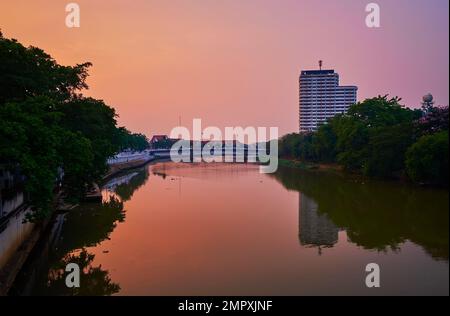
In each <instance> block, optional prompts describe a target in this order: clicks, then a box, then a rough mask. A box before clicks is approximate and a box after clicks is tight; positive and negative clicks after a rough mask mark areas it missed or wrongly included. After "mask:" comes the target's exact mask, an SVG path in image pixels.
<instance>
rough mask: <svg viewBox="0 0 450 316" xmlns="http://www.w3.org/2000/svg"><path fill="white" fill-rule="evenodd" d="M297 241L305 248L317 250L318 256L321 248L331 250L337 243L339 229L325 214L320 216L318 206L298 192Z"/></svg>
mask: <svg viewBox="0 0 450 316" xmlns="http://www.w3.org/2000/svg"><path fill="white" fill-rule="evenodd" d="M298 213H299V239H300V244H301V245H302V246H305V247H311V248H317V249H318V253H319V255H321V254H322V249H323V248H331V247H333V246H334V245H335V244H336V243H337V241H338V234H339V229H338V227H336V225H334V224H333V222H332V221H331V220H330V219H329V218H328V216H327V215H326V214H320V213H319V211H318V204H317V203H316V202H315V201H314V200H313V199H311V198H310V197H308V196H306V195H305V194H303V193H301V192H299V211H298Z"/></svg>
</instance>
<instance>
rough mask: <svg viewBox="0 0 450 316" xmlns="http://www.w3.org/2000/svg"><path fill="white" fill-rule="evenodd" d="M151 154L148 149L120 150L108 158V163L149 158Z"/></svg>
mask: <svg viewBox="0 0 450 316" xmlns="http://www.w3.org/2000/svg"><path fill="white" fill-rule="evenodd" d="M151 158H152V155H151V154H150V152H148V151H143V152H122V153H119V154H117V155H116V156H114V157H112V158H110V159H108V165H114V164H119V163H127V162H133V161H139V160H149V159H151Z"/></svg>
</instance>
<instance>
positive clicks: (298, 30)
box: [0, 0, 449, 136]
mask: <svg viewBox="0 0 450 316" xmlns="http://www.w3.org/2000/svg"><path fill="white" fill-rule="evenodd" d="M69 2H70V1H64V0H33V1H30V0H0V28H1V29H2V31H3V33H4V35H5V36H6V37H12V38H17V39H18V40H19V41H20V42H22V43H24V44H25V45H34V46H38V47H41V48H43V49H44V50H45V51H47V52H48V53H50V54H51V55H52V56H53V57H54V58H55V59H56V60H57V61H58V62H59V63H62V64H75V63H81V62H85V61H91V62H92V63H93V64H94V67H93V68H92V69H91V72H90V73H91V76H90V78H89V80H88V83H89V85H90V90H89V92H87V94H88V95H91V96H93V97H96V98H101V99H103V100H105V101H106V102H107V103H108V104H110V105H112V106H114V107H115V108H116V109H117V112H118V114H119V115H120V119H119V123H120V124H121V125H125V126H127V127H128V128H129V129H131V130H133V131H139V132H143V133H146V134H147V135H149V136H150V135H152V134H154V133H168V132H169V131H170V130H171V129H172V127H174V126H176V125H178V118H179V116H181V118H182V124H183V125H187V126H191V125H192V119H193V118H201V119H202V120H203V125H215V126H218V127H220V128H223V127H225V126H238V125H239V126H244V127H245V126H267V127H269V126H278V127H279V128H280V133H281V134H284V133H287V132H293V131H297V129H298V75H299V73H300V70H302V69H315V68H317V61H318V60H319V59H323V60H324V67H325V68H333V69H335V70H336V71H337V72H339V74H340V77H341V84H351V85H357V86H358V87H359V93H358V99H360V100H362V99H364V98H367V97H372V96H376V95H378V94H391V95H398V96H401V97H403V100H404V103H405V104H406V105H408V106H411V107H417V106H419V102H420V100H421V96H422V95H424V94H426V93H428V92H431V93H432V94H433V95H434V96H435V99H436V101H437V103H439V104H444V105H447V104H448V103H449V89H448V85H449V49H448V47H449V40H448V38H449V15H448V11H449V7H448V6H449V1H448V0H378V1H377V0H373V1H372V2H376V3H378V4H379V5H380V6H381V28H380V29H369V28H367V27H366V25H365V17H366V15H367V13H366V12H365V6H366V5H367V4H368V3H369V2H371V1H363V0H133V1H131V0H108V1H103V0H102V1H100V0H78V1H75V2H77V3H78V4H79V5H80V7H81V27H80V28H78V29H74V28H72V29H69V28H67V27H66V26H65V17H66V12H65V6H66V4H67V3H69Z"/></svg>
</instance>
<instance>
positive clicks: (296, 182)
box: [273, 168, 449, 261]
mask: <svg viewBox="0 0 450 316" xmlns="http://www.w3.org/2000/svg"><path fill="white" fill-rule="evenodd" d="M273 177H275V179H277V180H278V181H279V182H280V183H281V184H282V185H283V186H284V187H285V188H286V189H288V190H292V191H298V192H299V194H300V203H299V208H300V210H299V214H300V216H302V215H304V214H305V212H306V213H307V212H308V211H309V212H311V211H314V212H317V214H318V215H317V216H318V217H320V216H326V218H327V220H330V221H331V222H332V224H333V225H332V226H335V227H338V228H339V229H344V230H346V232H347V236H348V238H349V240H350V241H351V242H353V243H355V244H357V245H359V246H361V247H363V248H365V249H369V250H376V251H386V250H388V249H391V250H394V251H396V250H398V249H399V245H400V244H401V243H403V242H405V241H407V240H410V241H411V242H413V243H415V244H418V245H420V246H422V247H423V248H424V249H425V251H426V252H427V253H428V254H430V255H431V256H432V257H433V258H435V259H439V260H445V261H448V252H449V248H448V243H449V217H448V215H449V212H448V208H449V197H448V191H446V190H436V189H427V188H420V187H415V186H410V185H408V184H404V183H395V182H381V181H367V180H361V179H358V178H355V177H348V176H342V175H338V174H330V173H326V172H320V171H319V172H314V171H302V170H297V169H291V168H280V169H279V171H278V172H277V173H276V174H274V175H273ZM302 199H306V202H307V203H305V201H304V202H303V203H302V202H301V200H302ZM308 200H312V202H311V201H309V202H308ZM308 205H310V206H311V205H314V207H313V209H309V210H302V207H306V208H308V207H307V206H308ZM310 208H311V207H310ZM322 221H324V220H322ZM300 223H301V219H300ZM330 226H331V225H330V224H327V225H322V226H321V225H317V226H315V227H313V228H314V229H316V230H317V229H319V230H320V229H321V227H326V228H327V229H328V230H329V231H330V232H331V233H330V234H329V235H330V240H331V241H330V243H331V244H333V243H332V241H333V240H334V239H335V230H334V229H332V227H331V228H330ZM301 229H302V227H301V225H300V235H302V231H301ZM309 229H310V228H309ZM309 235H311V236H314V235H316V236H322V235H324V232H317V231H315V232H314V231H311V232H309ZM325 235H326V234H325ZM300 237H301V236H300Z"/></svg>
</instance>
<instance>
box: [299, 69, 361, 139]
mask: <svg viewBox="0 0 450 316" xmlns="http://www.w3.org/2000/svg"><path fill="white" fill-rule="evenodd" d="M299 86H300V98H299V99H300V102H299V103H300V117H299V119H300V132H301V133H302V132H312V131H315V130H317V128H318V127H319V126H320V125H321V124H324V123H325V122H326V121H327V120H328V119H329V118H331V117H333V116H335V115H336V114H339V113H344V112H346V111H347V110H348V108H349V107H350V105H352V104H355V103H356V99H357V91H358V88H357V87H356V86H339V74H337V73H336V72H334V70H304V71H302V72H301V74H300V79H299Z"/></svg>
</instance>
